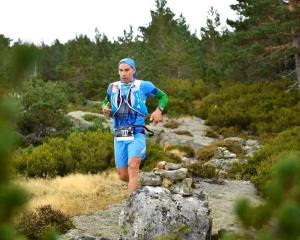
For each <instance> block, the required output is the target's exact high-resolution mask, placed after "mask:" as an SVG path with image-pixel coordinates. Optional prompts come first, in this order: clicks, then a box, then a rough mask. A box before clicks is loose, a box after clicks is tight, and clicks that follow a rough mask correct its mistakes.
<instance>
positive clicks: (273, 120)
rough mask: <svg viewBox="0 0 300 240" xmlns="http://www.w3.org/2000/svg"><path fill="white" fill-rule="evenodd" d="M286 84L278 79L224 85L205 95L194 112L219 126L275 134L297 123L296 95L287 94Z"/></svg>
mask: <svg viewBox="0 0 300 240" xmlns="http://www.w3.org/2000/svg"><path fill="white" fill-rule="evenodd" d="M289 84H290V82H288V81H282V82H270V83H268V82H264V83H252V84H242V83H239V84H235V85H232V86H226V87H224V88H222V89H220V90H219V92H215V93H211V94H209V95H208V96H206V97H205V98H204V99H203V101H202V102H201V104H200V105H199V106H198V107H197V108H196V110H194V112H195V114H196V115H197V116H200V117H202V118H204V119H207V123H208V124H211V125H215V126H218V127H219V128H222V127H226V128H229V127H236V128H237V129H243V130H247V131H251V132H252V133H254V134H264V133H279V132H281V131H283V130H285V129H286V128H290V127H293V126H299V125H300V114H299V112H300V94H299V92H289V93H287V92H286V89H287V87H288V85H289Z"/></svg>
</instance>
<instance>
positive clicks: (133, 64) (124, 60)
mask: <svg viewBox="0 0 300 240" xmlns="http://www.w3.org/2000/svg"><path fill="white" fill-rule="evenodd" d="M122 63H125V64H128V65H129V66H130V67H131V68H132V69H135V62H134V60H133V59H131V58H123V59H121V60H120V62H119V66H120V64H122ZM133 77H134V78H137V72H135V73H134V75H133Z"/></svg>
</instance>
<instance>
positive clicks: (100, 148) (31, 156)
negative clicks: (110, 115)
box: [13, 131, 114, 177]
mask: <svg viewBox="0 0 300 240" xmlns="http://www.w3.org/2000/svg"><path fill="white" fill-rule="evenodd" d="M113 152H114V151H113V137H112V135H111V134H109V133H103V132H101V131H95V132H84V133H80V132H75V133H72V134H71V135H70V136H69V137H68V138H67V139H66V140H64V139H62V138H52V139H49V141H48V142H45V143H44V144H42V145H40V146H38V147H36V148H32V147H29V148H27V149H23V150H20V151H18V152H16V154H15V156H14V159H13V160H14V161H13V162H14V165H15V168H16V169H17V170H18V171H19V172H20V173H22V174H25V175H27V176H29V177H36V176H37V177H54V176H56V175H60V176H64V175H66V174H69V173H73V172H82V173H97V172H101V171H102V170H105V169H107V168H109V167H112V166H113Z"/></svg>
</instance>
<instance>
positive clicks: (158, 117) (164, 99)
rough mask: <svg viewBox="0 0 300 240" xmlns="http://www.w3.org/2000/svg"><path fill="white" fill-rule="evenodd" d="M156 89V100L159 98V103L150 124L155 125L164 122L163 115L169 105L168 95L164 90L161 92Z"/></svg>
mask: <svg viewBox="0 0 300 240" xmlns="http://www.w3.org/2000/svg"><path fill="white" fill-rule="evenodd" d="M156 89H157V92H156V95H155V98H158V100H159V102H158V106H157V108H156V110H155V111H154V112H153V113H152V114H151V116H150V122H153V123H154V124H156V123H159V122H162V120H163V117H162V114H163V111H164V110H165V109H166V107H167V104H168V95H167V94H166V93H164V92H163V91H162V90H160V89H159V88H156Z"/></svg>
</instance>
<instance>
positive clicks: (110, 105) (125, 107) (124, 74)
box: [102, 58, 168, 196]
mask: <svg viewBox="0 0 300 240" xmlns="http://www.w3.org/2000/svg"><path fill="white" fill-rule="evenodd" d="M119 75H120V80H119V81H116V82H114V83H111V84H109V86H108V88H107V95H106V98H105V100H104V102H103V105H102V110H103V114H104V116H105V117H106V118H109V117H110V116H111V117H112V119H113V129H114V135H115V137H114V152H115V164H116V170H117V173H118V175H119V178H120V179H121V180H122V181H125V182H128V196H130V195H131V194H132V193H133V192H134V191H136V190H137V188H138V182H139V167H140V164H141V161H143V160H145V157H146V135H145V118H146V116H147V115H148V110H147V106H146V99H147V97H155V98H157V99H158V100H159V103H158V106H157V108H156V110H155V111H154V112H153V113H152V114H151V116H150V122H152V123H153V124H157V123H159V122H162V120H163V116H162V114H163V112H164V110H165V109H166V106H167V102H168V96H167V95H166V94H165V93H164V92H163V91H161V90H160V89H159V88H157V87H155V86H154V85H153V83H152V82H150V81H144V80H138V79H136V68H135V62H134V60H133V59H131V58H124V59H122V60H120V62H119Z"/></svg>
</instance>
